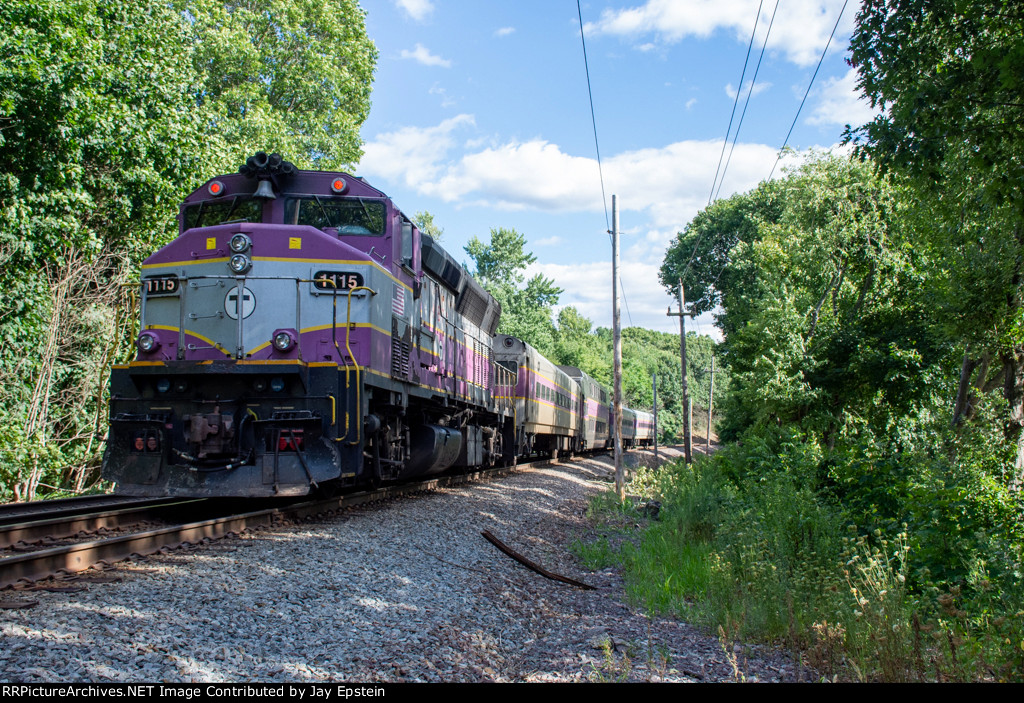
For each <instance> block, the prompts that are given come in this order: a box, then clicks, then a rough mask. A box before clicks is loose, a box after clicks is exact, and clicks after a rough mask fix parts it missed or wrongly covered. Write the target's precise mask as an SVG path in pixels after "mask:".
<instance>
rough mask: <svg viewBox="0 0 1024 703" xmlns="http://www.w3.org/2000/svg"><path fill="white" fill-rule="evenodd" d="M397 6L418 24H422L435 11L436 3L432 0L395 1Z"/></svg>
mask: <svg viewBox="0 0 1024 703" xmlns="http://www.w3.org/2000/svg"><path fill="white" fill-rule="evenodd" d="M395 5H397V6H398V7H399V8H401V9H403V10H405V12H406V14H407V15H409V17H411V18H413V19H414V20H416V21H417V22H422V21H423V20H424V19H426V17H427V15H429V14H430V13H431V12H433V11H434V3H432V2H431V1H430V0H395Z"/></svg>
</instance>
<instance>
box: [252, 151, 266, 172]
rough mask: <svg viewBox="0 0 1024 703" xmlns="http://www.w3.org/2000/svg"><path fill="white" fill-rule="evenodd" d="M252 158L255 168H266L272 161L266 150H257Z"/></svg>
mask: <svg viewBox="0 0 1024 703" xmlns="http://www.w3.org/2000/svg"><path fill="white" fill-rule="evenodd" d="M250 160H251V161H252V165H253V166H254V167H255V168H260V169H263V168H266V167H267V164H268V163H270V157H269V156H267V152H265V151H257V152H256V153H255V154H253V156H252V158H251V159H250Z"/></svg>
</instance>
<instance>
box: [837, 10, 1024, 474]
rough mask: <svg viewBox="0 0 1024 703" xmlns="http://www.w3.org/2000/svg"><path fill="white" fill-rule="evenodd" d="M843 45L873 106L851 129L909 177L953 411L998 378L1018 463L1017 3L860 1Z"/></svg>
mask: <svg viewBox="0 0 1024 703" xmlns="http://www.w3.org/2000/svg"><path fill="white" fill-rule="evenodd" d="M851 49H852V55H851V64H852V65H853V66H854V67H856V68H857V70H858V75H859V83H858V85H859V87H860V88H861V89H862V90H863V91H864V92H865V94H866V95H867V96H868V97H869V98H870V99H871V101H872V103H873V104H874V105H876V106H878V107H881V108H884V110H883V111H882V112H881V113H880V114H879V115H878V116H877V117H876V118H875V120H874V121H873V122H871V123H870V124H868V125H865V126H864V127H861V128H859V129H856V130H851V131H850V132H849V133H848V135H847V136H848V139H850V140H851V141H853V142H854V143H855V144H856V145H857V147H858V152H859V153H860V154H862V155H870V156H871V158H872V159H874V160H875V161H876V162H877V163H879V164H880V165H881V166H882V167H883V168H886V169H891V170H893V171H895V172H897V173H899V174H901V175H905V176H907V177H908V178H910V179H911V180H912V183H913V185H914V187H915V190H916V193H917V197H918V199H919V208H920V214H919V218H918V224H919V226H920V231H921V232H922V234H924V235H925V236H924V237H923V238H922V239H923V242H922V243H924V244H926V245H928V246H930V247H931V248H932V249H933V261H934V266H935V271H934V273H935V275H934V276H932V277H931V281H932V291H933V294H934V297H935V301H936V302H937V303H938V304H939V306H940V307H941V309H942V312H943V320H944V327H945V329H946V330H947V333H948V334H949V335H950V337H951V339H954V340H956V341H958V342H959V343H960V344H961V345H962V347H963V350H964V356H963V362H962V364H961V374H960V379H959V384H958V387H957V390H956V393H955V399H956V400H955V402H954V403H951V405H952V406H953V407H954V411H953V423H954V424H957V423H958V422H959V421H960V420H962V419H963V418H965V417H972V416H973V415H974V409H975V408H977V407H978V406H979V404H980V402H981V396H982V395H984V393H985V392H986V391H988V390H992V389H994V388H1000V390H1001V393H1002V395H1003V397H1004V399H1005V400H1006V402H1007V403H1008V405H1009V411H1008V414H1007V415H1006V417H1005V420H1004V423H1005V435H1006V439H1007V440H1008V441H1011V442H1014V443H1016V445H1017V459H1016V469H1017V471H1018V473H1019V474H1020V475H1021V476H1024V431H1022V430H1024V324H1022V321H1024V312H1022V298H1024V199H1022V198H1021V197H1020V188H1019V184H1020V182H1021V180H1022V177H1024V102H1022V101H1021V98H1020V96H1021V94H1022V92H1024V72H1022V71H1021V65H1022V61H1024V13H1022V12H1021V11H1020V9H1019V8H1018V7H1017V6H1016V5H1014V4H1013V3H1007V2H1003V1H1001V0H985V1H982V2H972V3H963V2H951V1H948V0H947V1H944V2H932V1H928V0H902V1H901V2H895V3H894V2H883V1H882V0H869V1H868V2H865V3H864V5H863V7H862V9H861V11H860V13H859V14H858V16H857V27H856V30H855V32H854V35H853V38H852V41H851Z"/></svg>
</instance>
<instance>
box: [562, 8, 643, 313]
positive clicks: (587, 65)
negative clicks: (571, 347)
mask: <svg viewBox="0 0 1024 703" xmlns="http://www.w3.org/2000/svg"><path fill="white" fill-rule="evenodd" d="M576 14H577V15H578V16H579V19H580V41H581V42H582V43H583V66H584V67H585V68H586V72H587V96H588V97H589V98H590V121H591V123H592V124H593V126H594V150H595V151H596V152H597V173H598V176H599V177H600V179H601V204H602V205H603V206H604V224H605V229H606V231H607V232H608V238H609V239H611V236H612V226H611V220H609V218H608V196H607V195H606V194H605V190H604V169H603V168H602V166H601V145H600V144H599V142H598V139H597V117H596V114H595V111H594V91H593V90H592V89H591V86H590V62H589V61H588V60H587V39H586V36H585V32H584V31H583V10H582V9H581V8H580V0H576ZM618 279H619V290H620V291H622V302H623V304H624V305H625V306H626V317H628V318H629V325H630V327H632V326H633V316H632V314H630V312H629V301H628V300H626V288H625V286H623V285H622V276H621V275H620V276H618Z"/></svg>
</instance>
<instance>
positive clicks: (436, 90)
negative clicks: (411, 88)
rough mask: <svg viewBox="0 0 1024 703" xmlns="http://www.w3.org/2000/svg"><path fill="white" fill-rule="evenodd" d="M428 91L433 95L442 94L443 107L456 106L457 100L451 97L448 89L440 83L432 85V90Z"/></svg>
mask: <svg viewBox="0 0 1024 703" xmlns="http://www.w3.org/2000/svg"><path fill="white" fill-rule="evenodd" d="M427 92H428V93H430V94H431V95H440V96H441V107H454V106H455V100H453V99H452V98H451V97H449V96H448V91H446V90H445V89H444V88H442V87H441V86H440V85H439V84H437V83H435V84H434V85H432V86H430V90H429V91H427Z"/></svg>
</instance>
